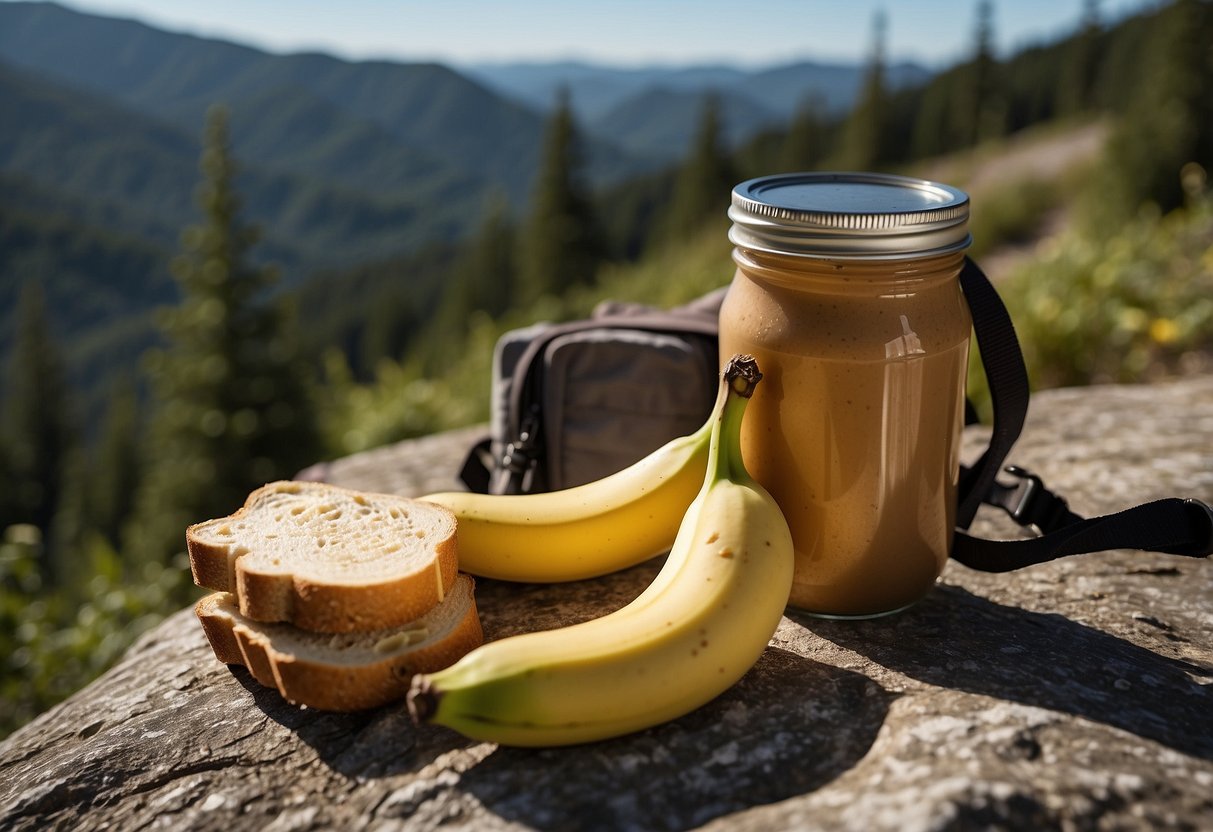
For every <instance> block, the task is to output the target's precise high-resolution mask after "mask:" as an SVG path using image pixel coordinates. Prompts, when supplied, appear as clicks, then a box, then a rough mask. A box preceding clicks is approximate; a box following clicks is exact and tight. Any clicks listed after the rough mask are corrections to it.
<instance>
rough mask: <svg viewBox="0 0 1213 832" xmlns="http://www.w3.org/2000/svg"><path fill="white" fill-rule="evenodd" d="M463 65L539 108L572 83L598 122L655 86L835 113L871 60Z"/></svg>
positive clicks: (584, 114)
mask: <svg viewBox="0 0 1213 832" xmlns="http://www.w3.org/2000/svg"><path fill="white" fill-rule="evenodd" d="M461 69H462V71H463V72H465V73H466V74H468V75H469V76H471V77H473V78H475V79H477V80H478V81H480V82H481V83H483V84H485V85H486V86H488V87H490V88H492V89H494V90H496V91H498V92H500V93H502V94H504V95H508V96H510V97H512V98H514V99H515V100H517V101H519V102H522V103H525V104H526V105H527V106H530V107H533V108H535V109H538V110H545V109H548V108H550V107H551V106H552V103H553V102H554V101H555V99H556V94H557V92H558V91H559V90H561V89H566V90H568V93H569V99H570V101H571V102H572V105H573V108H574V110H575V111H576V112H577V113H578V115H579V116H580V117H581V118H583V119H585V120H586V121H587V122H590V123H594V122H597V121H598V120H600V119H601V118H603V117H604V116H605V115H606V114H607V113H609V112H610V111H612V110H614V109H616V108H618V107H620V106H622V105H623V104H624V103H625V102H626V101H627V100H628V99H630V98H634V97H637V96H642V95H645V94H647V93H650V92H652V91H653V90H654V89H662V90H667V91H672V92H684V93H695V94H699V95H702V94H704V93H706V92H715V93H717V94H721V95H725V94H730V93H733V94H738V95H744V96H745V97H747V98H750V99H752V100H753V101H754V102H755V103H756V104H759V105H761V106H762V107H764V108H765V109H766V110H768V111H770V112H771V113H773V114H775V115H778V116H779V117H781V118H785V119H786V118H790V117H791V116H792V115H793V114H794V113H795V112H796V110H797V109H798V108H799V107H800V106H801V104H802V103H803V102H804V101H806V100H808V99H811V98H818V99H820V100H821V102H822V104H823V106H825V107H826V108H827V109H828V110H829V111H830V112H831V113H832V114H837V113H839V112H842V111H844V110H846V109H847V108H848V107H849V106H850V105H851V104H852V103H853V102H854V100H855V96H856V95H857V94H858V91H859V88H860V86H861V84H862V83H863V76H864V72H865V71H866V69H865V67H864V65H863V64H827V63H819V62H813V61H799V62H796V63H791V64H781V65H777V66H770V67H763V68H754V69H745V68H740V67H735V66H727V65H720V64H704V65H700V66H687V67H663V66H650V67H635V68H626V67H611V66H603V65H599V64H590V63H581V62H576V61H564V62H555V63H485V64H469V65H467V66H465V67H461ZM886 73H887V77H888V79H889V82H890V84H891V85H892V86H893V87H895V88H898V87H905V86H912V85H916V84H922V83H925V82H926V81H927V80H928V79H929V78H930V77H931V72H930V71H929V70H927V69H925V68H924V67H922V66H919V65H918V64H913V63H906V62H902V63H896V64H893V65H891V66H889V67H887V68H886Z"/></svg>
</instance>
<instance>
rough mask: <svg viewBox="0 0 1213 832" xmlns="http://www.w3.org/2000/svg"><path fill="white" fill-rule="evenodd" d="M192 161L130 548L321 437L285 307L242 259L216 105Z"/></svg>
mask: <svg viewBox="0 0 1213 832" xmlns="http://www.w3.org/2000/svg"><path fill="white" fill-rule="evenodd" d="M200 167H201V171H202V175H203V181H202V187H201V188H200V192H199V207H200V208H201V210H202V214H203V223H202V224H200V225H197V226H194V227H191V228H189V229H187V230H186V232H185V234H184V235H183V239H182V243H183V251H182V254H181V256H180V257H178V258H177V259H176V261H175V262H174V264H173V272H174V276H175V277H176V279H177V282H178V284H179V286H180V289H181V294H182V300H181V303H180V305H179V306H178V307H176V308H175V309H172V310H170V311H169V312H168V313H167V314H165V315H164V316H163V319H162V329H163V334H164V337H165V340H166V341H167V344H168V346H167V347H166V348H165V349H164V350H162V351H158V352H156V353H153V354H152V355H151V356H150V357H149V361H148V371H149V373H150V376H151V389H152V393H153V394H154V398H155V402H154V404H155V410H154V413H153V418H152V423H151V426H150V429H149V432H148V433H149V443H148V445H147V448H146V450H147V452H148V459H147V461H148V463H149V464H148V467H147V469H146V474H145V475H144V477H143V478H142V481H141V484H140V488H139V493H138V495H137V498H136V507H135V514H134V521H133V522H132V523H130V524H129V525H128V527H127V534H126V535H125V540H126V548H127V550H128V551H127V556H128V559H129V558H131V557H132V556H133V558H134V559H135V560H161V559H164V558H165V557H166V556H167V555H169V554H171V553H173V552H176V551H179V550H180V548H181V545H182V543H183V540H184V531H185V527H186V525H188V524H189V523H192V522H197V521H199V520H202V519H205V518H208V517H215V516H220V515H223V514H227V513H229V512H231V511H232V510H234V509H235V508H237V507H239V506H240V505H241V503H243V501H244V498H245V496H246V495H247V494H248V492H249V491H250V490H252V489H253V488H255V487H257V486H259V485H261V484H262V483H265V482H266V481H269V480H273V479H275V478H280V477H289V476H291V475H292V474H294V473H295V472H296V471H297V470H299V468H301V467H303V466H304V465H306V464H308V463H310V462H312V461H314V460H315V457H316V455H317V453H318V448H319V440H318V431H317V429H316V427H315V423H314V418H313V409H312V406H311V402H310V400H309V395H308V392H309V391H308V385H307V382H306V379H305V376H304V373H303V370H302V369H301V367H300V364H299V361H298V359H297V357H296V352H297V350H296V344H295V340H294V333H293V328H292V326H291V317H290V315H289V313H288V311H287V309H286V308H285V307H284V306H283V305H282V304H281V303H273V302H271V301H270V300H269V299H268V297H267V296H268V294H269V289H270V287H271V284H272V283H273V282H274V279H275V275H274V272H273V270H272V269H270V268H267V267H263V266H255V265H253V264H252V262H251V261H250V257H249V250H250V248H251V247H252V245H253V244H254V242H255V241H256V232H255V230H254V229H253V228H251V227H250V226H247V225H245V224H244V223H243V222H242V221H241V219H240V199H239V196H238V194H237V193H236V191H235V176H236V166H235V162H234V160H233V158H232V156H231V152H230V148H229V143H228V131H227V116H226V112H225V111H224V110H223V109H221V108H215V109H212V111H211V112H210V113H209V114H208V117H207V125H206V132H205V141H204V148H203V152H202V157H201V164H200Z"/></svg>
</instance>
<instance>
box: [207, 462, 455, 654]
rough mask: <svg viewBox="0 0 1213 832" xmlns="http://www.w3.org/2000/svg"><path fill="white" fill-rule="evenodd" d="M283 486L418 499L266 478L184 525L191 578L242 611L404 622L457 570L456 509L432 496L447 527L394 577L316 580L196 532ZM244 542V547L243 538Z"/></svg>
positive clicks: (348, 621)
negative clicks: (217, 513) (252, 560)
mask: <svg viewBox="0 0 1213 832" xmlns="http://www.w3.org/2000/svg"><path fill="white" fill-rule="evenodd" d="M284 489H290V490H291V492H292V493H300V494H309V495H314V496H316V497H322V496H324V495H327V494H344V495H346V496H347V497H350V498H353V497H354V496H355V495H356V496H358V497H362V498H365V499H368V500H372V501H378V502H380V503H382V502H384V501H387V502H389V503H391V504H395V505H414V504H418V505H419V503H418V502H417V501H413V500H409V499H407V498H405V497H401V496H399V495H394V494H374V493H368V492H359V491H354V490H351V489H346V488H341V487H339V486H334V485H328V484H324V483H304V482H298V483H296V482H288V481H280V482H273V483H269V484H267V485H264V486H262V487H261V488H258V489H257V490H255V491H253V492H252V493H251V494H250V495H249V496H248V499H247V500H245V503H244V505H243V506H241V507H240V508H239V509H238V510H237V511H236V512H235V513H233V514H231V515H228V516H227V517H222V518H218V519H216V520H208V521H205V522H203V523H196V524H194V525H192V526H190V527H189V528H188V529H186V535H185V538H186V548H187V549H188V551H189V558H190V569H191V571H192V573H193V577H194V582H195V583H196V584H198V585H199V586H201V587H205V588H207V589H212V590H215V591H218V592H230V593H232V594H234V595H235V596H236V598H237V600H238V603H239V606H240V612H241V614H242V615H244V616H245V617H247V618H251V619H253V620H255V621H266V622H275V621H282V622H289V623H291V624H294V625H295V626H297V627H299V628H301V629H304V630H310V631H312V632H317V633H350V632H365V631H369V630H383V629H389V628H391V627H395V626H398V625H401V624H405V623H408V622H409V621H413V620H414V619H416V618H418V617H419V616H421V615H423V614H424V613H425V612H426V611H427V610H429V609H431V608H433V607H434V606H435V605H436V604H438V603H439V602H440V601H441V600H442V598H443V597H444V596H445V595H446V594H447V593H448V592H449V591H450V589H451V586H452V585H453V584H454V582H455V578H456V575H457V574H458V570H459V563H458V544H457V536H456V532H455V517H454V515H453V514H451V513H450V512H449V511H448V510H446V509H444V508H442V507H441V506H436V505H434V504H431V503H425V504H424V505H425V507H426V510H427V511H428V510H430V509H431V508H432V509H437V510H438V511H439V513H440V514H443V515H445V516H446V517H447V519H448V520H449V523H448V524H447V525H448V530H449V531H448V534H447V535H446V536H445V537H444V538H442V539H441V540H438V541H433V540H430V541H428V545H429V546H430V548H431V549H432V551H433V559H432V561H431V563H430V564H429V565H428V566H423V567H421V568H418V569H415V570H413V571H411V572H409V573H406V574H402V575H400V576H398V577H396V578H391V579H388V580H381V581H375V582H359V583H342V582H337V581H314V580H310V579H308V578H306V577H301V576H296V575H291V574H282V573H281V572H272V573H271V572H265V571H261V570H258V569H257V568H256V567H255V566H249V565H248V563H247V562H246V561H247V560H248V559H247V558H245V557H243V553H232V549H231V547H230V546H220V545H215V544H213V543H211V542H209V541H207V540H205V539H203V538H202V537H201V536H200V534H199V532H200V530H201V529H203V528H209V527H211V526H213V525H214V524H215V523H219V522H222V521H230V522H236V521H239V520H241V519H243V518H244V517H246V516H247V515H249V514H250V513H251V512H253V511H256V510H257V509H258V507H259V505H260V503H261V501H262V500H263V499H265V498H266V497H268V496H269V495H270V494H273V493H278V492H281V491H283V490H284ZM252 543H253V544H255V543H256V541H252ZM242 545H243V547H244V549H245V552H244V553H247V552H248V551H249V548H248V546H249V544H248V543H245V544H242ZM233 560H234V565H233V563H232V561H233Z"/></svg>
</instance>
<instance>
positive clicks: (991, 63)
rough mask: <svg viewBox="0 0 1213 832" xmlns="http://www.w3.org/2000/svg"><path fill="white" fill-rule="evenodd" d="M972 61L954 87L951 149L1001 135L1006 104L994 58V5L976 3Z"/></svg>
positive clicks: (989, 2)
mask: <svg viewBox="0 0 1213 832" xmlns="http://www.w3.org/2000/svg"><path fill="white" fill-rule="evenodd" d="M974 41H975V45H974V49H973V58H972V59H971V60H970V61H969V62H968V64H966V65H965V67H964V72H963V74H962V76H961V80H962V83H960V84H958V85H957V86H956V96H957V102H956V105H955V106H954V107H952V108H951V112H952V117H953V123H952V131H951V132H952V137H953V140H952V146H953V147H970V146H972V145H974V144H977V143H978V142H980V141H983V140H985V139H989V138H993V137H995V136H1000V135H1002V133H1003V132H1004V126H1005V124H1006V104H1005V102H1004V100H1003V97H1002V93H1001V90H1000V89H999V79H998V72H999V67H998V61H997V59H996V58H995V57H994V4H993V2H991V0H980V2H979V3H978V4H977V28H976V32H975V34H974Z"/></svg>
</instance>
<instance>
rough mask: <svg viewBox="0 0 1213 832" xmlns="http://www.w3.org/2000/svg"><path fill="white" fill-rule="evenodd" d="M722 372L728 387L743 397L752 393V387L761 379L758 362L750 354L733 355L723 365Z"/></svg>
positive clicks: (745, 397) (746, 397)
mask: <svg viewBox="0 0 1213 832" xmlns="http://www.w3.org/2000/svg"><path fill="white" fill-rule="evenodd" d="M722 374H723V375H724V380H725V382H726V383H727V384H728V385H729V388H730V389H731V390H732V391H733V392H734V393H736V394H737V395H738V396H741V397H742V398H743V399H748V398H749V397H750V396H752V395H754V388H755V387H757V386H758V382H760V381H762V373H760V372H759V371H758V362H757V361H756V360H754V356H752V355H735V356H733V357H732V358H730V359H729V360H728V363H727V364H725V365H724V370H723V371H722Z"/></svg>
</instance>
